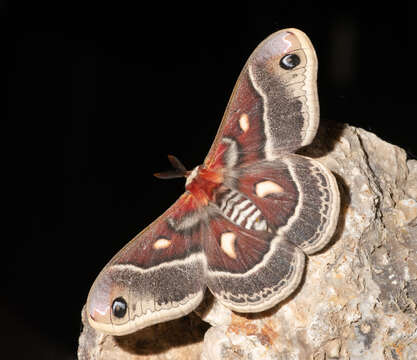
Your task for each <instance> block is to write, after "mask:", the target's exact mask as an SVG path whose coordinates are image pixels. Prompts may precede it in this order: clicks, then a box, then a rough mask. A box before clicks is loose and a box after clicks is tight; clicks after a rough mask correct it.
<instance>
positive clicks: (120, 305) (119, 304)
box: [111, 297, 127, 319]
mask: <svg viewBox="0 0 417 360" xmlns="http://www.w3.org/2000/svg"><path fill="white" fill-rule="evenodd" d="M111 310H112V312H113V315H114V316H116V317H117V318H119V319H121V318H122V317H124V316H125V315H126V311H127V304H126V301H125V299H123V298H122V297H118V298H116V299H114V301H113V304H112V306H111Z"/></svg>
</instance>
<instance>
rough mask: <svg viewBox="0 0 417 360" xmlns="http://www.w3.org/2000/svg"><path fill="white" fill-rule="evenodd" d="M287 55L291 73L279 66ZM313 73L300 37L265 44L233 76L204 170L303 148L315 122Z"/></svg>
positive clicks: (289, 33) (287, 35)
mask: <svg viewBox="0 0 417 360" xmlns="http://www.w3.org/2000/svg"><path fill="white" fill-rule="evenodd" d="M288 55H293V56H295V57H296V58H295V59H296V61H293V64H296V66H294V67H293V68H289V67H288V66H286V65H285V64H286V63H287V62H288V61H287V62H286V61H284V63H283V60H285V59H284V58H285V57H286V56H288ZM287 59H288V58H287ZM316 74H317V58H316V54H315V51H314V48H313V46H312V44H311V42H310V40H309V39H308V37H307V36H306V35H305V34H304V33H303V32H301V31H299V30H296V29H287V30H282V31H278V32H276V33H274V34H272V35H271V36H269V37H268V38H267V39H265V40H264V41H263V42H262V43H261V44H260V45H259V46H258V47H257V48H256V49H255V51H254V52H253V54H252V55H251V56H250V58H249V59H248V61H247V63H246V65H245V67H244V68H243V70H242V72H241V74H240V76H239V79H238V81H237V83H236V86H235V88H234V90H233V93H232V96H231V98H230V101H229V104H228V106H227V108H226V112H225V114H224V116H223V120H222V123H221V126H220V128H219V131H218V133H217V136H216V139H215V141H214V143H213V145H212V147H211V149H210V152H209V154H208V156H207V158H206V160H205V166H206V167H208V168H216V167H233V166H238V165H241V164H248V163H250V162H253V161H255V160H261V159H265V158H266V159H268V160H272V159H275V158H276V157H277V156H278V155H279V154H280V153H282V152H292V151H294V150H296V149H298V148H300V147H302V146H305V145H308V144H309V143H310V142H311V141H312V139H313V138H314V136H315V134H316V131H317V127H318V122H319V105H318V97H317V87H316V76H317V75H316Z"/></svg>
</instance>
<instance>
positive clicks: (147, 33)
mask: <svg viewBox="0 0 417 360" xmlns="http://www.w3.org/2000/svg"><path fill="white" fill-rule="evenodd" d="M321 3H322V2H319V1H315V2H313V1H310V2H300V1H298V2H297V1H271V2H269V1H265V2H263V1H253V2H244V1H239V2H224V3H222V2H214V1H210V2H193V3H183V2H176V1H174V2H169V4H167V3H162V2H153V4H152V3H151V4H149V3H147V4H146V5H144V4H141V3H140V2H138V1H134V2H133V1H132V2H111V3H110V4H106V3H105V2H97V3H95V2H87V1H83V2H81V1H70V2H67V1H65V2H64V1H39V2H38V1H30V2H18V1H15V2H12V1H10V2H7V1H0V11H1V24H0V26H1V34H2V38H3V40H5V41H3V42H2V44H3V45H2V58H3V59H6V60H7V64H6V66H3V67H2V68H3V69H5V70H6V74H5V75H6V77H5V79H7V78H8V112H7V111H4V116H3V115H2V119H3V121H2V139H3V141H2V145H3V146H2V150H3V154H2V155H3V156H2V163H3V166H2V168H3V178H4V179H5V180H8V183H9V182H10V185H9V184H8V185H7V186H4V187H3V190H4V195H5V198H7V200H10V205H9V202H6V201H5V202H4V204H5V205H4V208H5V209H6V211H7V213H8V215H9V216H10V218H11V220H10V221H9V220H8V217H7V218H6V217H3V219H4V220H6V219H7V220H6V221H4V223H5V224H4V225H5V226H4V229H7V230H9V231H8V233H7V234H6V232H5V235H4V236H3V239H2V242H1V244H2V246H3V251H2V255H3V256H2V262H1V264H2V266H4V270H2V275H3V276H2V283H3V284H2V295H1V303H0V305H1V309H2V312H3V316H2V322H3V323H2V325H1V327H0V328H1V332H2V334H1V338H2V341H6V342H7V343H8V344H9V345H10V346H9V348H10V349H11V350H10V351H13V352H12V353H13V354H14V355H13V358H19V359H20V358H21V359H26V358H30V359H38V358H39V359H43V358H45V359H47V358H51V359H57V358H63V359H73V358H75V356H76V355H75V354H76V347H77V340H78V335H79V331H80V311H81V308H82V306H83V304H84V302H85V300H86V297H87V294H88V290H89V287H90V286H91V284H92V282H93V280H94V278H95V276H96V275H97V274H98V272H99V271H100V269H101V268H102V267H103V266H104V265H105V264H106V262H107V261H108V260H109V259H110V258H111V256H112V255H113V254H114V253H115V252H116V251H117V250H118V249H120V248H121V247H122V246H123V244H124V243H125V242H126V241H127V240H128V239H129V238H131V237H133V236H134V235H135V234H136V233H137V232H139V231H140V230H141V229H142V228H144V227H145V226H146V225H147V224H149V223H150V222H151V221H152V220H153V219H155V218H156V217H157V216H159V215H160V214H161V213H162V212H163V211H164V210H165V209H166V208H167V207H168V206H169V205H170V204H171V203H172V202H173V201H174V200H175V199H176V198H177V197H178V196H179V194H180V193H181V192H182V191H183V186H184V181H183V180H181V179H180V180H172V181H162V180H158V179H156V178H154V177H153V176H152V174H153V173H154V172H156V171H162V170H167V169H169V164H168V162H167V159H166V155H167V154H174V155H176V156H177V157H179V158H180V159H181V160H182V161H183V162H184V164H185V165H186V166H187V167H188V168H192V167H194V166H196V165H198V164H199V163H200V162H201V161H202V160H203V159H204V156H205V154H206V153H207V151H208V149H209V147H210V144H211V142H212V140H213V138H214V136H215V133H216V131H217V127H218V125H219V123H220V120H221V117H222V114H223V111H224V108H225V106H226V104H227V101H228V98H229V95H230V93H231V90H232V88H233V86H234V83H235V80H236V79H237V76H238V75H239V72H240V70H241V68H242V66H243V65H244V63H245V61H246V59H247V57H248V56H249V55H250V53H251V51H252V50H253V49H254V48H255V46H256V45H257V44H258V43H259V42H260V41H261V40H262V39H263V38H264V37H266V36H267V35H269V34H270V33H272V32H274V31H276V30H278V29H282V28H285V27H298V28H300V29H302V30H303V31H305V32H306V33H307V34H308V35H309V36H310V38H311V40H312V42H313V44H314V45H315V47H316V50H317V53H318V57H319V78H318V83H319V93H320V100H321V116H322V118H326V119H329V120H331V121H334V122H340V123H341V122H347V123H350V124H351V125H355V126H359V127H363V128H365V129H367V130H369V131H372V132H375V133H376V134H377V135H379V136H380V137H382V138H384V139H385V140H387V141H389V142H392V143H395V144H397V145H399V146H401V147H403V148H404V149H406V151H407V153H408V155H409V157H410V158H415V155H416V154H417V145H416V142H415V140H414V139H415V132H414V122H415V115H414V112H415V66H416V55H415V53H414V51H415V38H414V34H413V33H412V31H411V30H410V29H411V27H412V26H413V23H412V18H411V16H412V11H411V9H410V8H408V6H407V3H401V2H398V1H397V2H395V4H393V3H389V2H388V4H387V3H384V4H383V3H382V2H378V3H375V4H378V5H377V6H372V5H369V4H367V3H366V2H363V5H361V4H360V3H359V4H358V5H357V6H355V5H353V4H352V2H346V1H343V2H336V3H341V4H340V5H324V4H323V5H319V4H321ZM272 4H274V5H272ZM347 4H349V5H347ZM6 82H7V81H5V82H3V83H6ZM4 108H6V107H4ZM6 204H7V205H6ZM3 289H4V290H3ZM22 339H23V342H22ZM22 344H25V345H24V346H22ZM2 351H4V349H3V350H2Z"/></svg>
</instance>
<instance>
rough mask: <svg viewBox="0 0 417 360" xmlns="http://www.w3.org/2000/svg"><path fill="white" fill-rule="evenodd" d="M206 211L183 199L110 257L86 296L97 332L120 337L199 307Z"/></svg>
mask: <svg viewBox="0 0 417 360" xmlns="http://www.w3.org/2000/svg"><path fill="white" fill-rule="evenodd" d="M204 211H205V210H204V209H201V208H200V207H199V206H198V205H197V204H196V203H195V201H194V199H193V197H192V196H190V195H189V194H187V193H186V194H184V195H182V196H181V197H180V198H179V199H178V200H177V202H176V203H175V204H174V205H172V206H171V207H170V208H169V209H168V210H167V211H166V212H165V213H164V214H163V215H162V216H161V217H159V218H158V219H157V220H156V221H154V222H153V223H152V224H151V225H150V226H148V227H147V228H146V229H145V230H143V231H142V232H141V233H140V234H139V235H137V236H136V237H135V238H134V239H133V240H131V241H130V242H129V243H128V244H127V245H126V246H125V247H124V248H123V249H122V250H120V251H119V253H117V254H116V255H115V256H114V258H113V259H112V260H111V261H110V262H109V264H108V265H107V266H106V267H105V268H104V269H103V270H102V272H101V273H100V274H99V276H98V277H97V279H96V281H95V282H94V284H93V286H92V288H91V290H90V293H89V296H88V300H87V314H88V318H89V321H90V323H91V324H92V325H93V326H94V327H95V328H97V329H100V330H101V331H104V332H107V333H110V334H114V335H123V334H127V333H131V332H133V331H136V330H139V329H141V328H144V327H146V326H149V325H152V324H155V323H158V322H162V321H165V320H170V319H174V318H177V317H180V316H183V315H184V314H187V313H189V312H190V311H192V310H193V309H194V308H195V307H196V306H197V305H198V304H199V303H200V302H201V299H202V297H203V294H204V290H205V288H206V283H205V266H206V265H205V264H206V262H205V257H204V254H203V252H202V246H201V233H202V232H203V233H204V232H207V231H206V230H204V228H205V227H206V223H205V222H202V221H201V219H202V218H204V217H205V216H204ZM179 284H180V285H179ZM115 301H116V302H117V301H119V303H121V304H124V306H125V307H126V312H125V313H124V314H122V315H123V316H117V315H118V314H119V315H120V311H119V312H115V311H113V308H114V303H115Z"/></svg>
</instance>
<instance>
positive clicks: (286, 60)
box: [279, 54, 301, 70]
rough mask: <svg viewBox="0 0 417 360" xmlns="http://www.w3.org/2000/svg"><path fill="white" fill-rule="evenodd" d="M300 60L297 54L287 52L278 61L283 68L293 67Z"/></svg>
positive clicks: (289, 68)
mask: <svg viewBox="0 0 417 360" xmlns="http://www.w3.org/2000/svg"><path fill="white" fill-rule="evenodd" d="M300 62H301V60H300V57H299V56H298V55H297V54H287V55H285V56H284V57H283V58H282V59H281V61H280V62H279V66H281V67H282V68H283V69H284V70H291V69H294V68H295V67H296V66H297V65H299V64H300Z"/></svg>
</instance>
